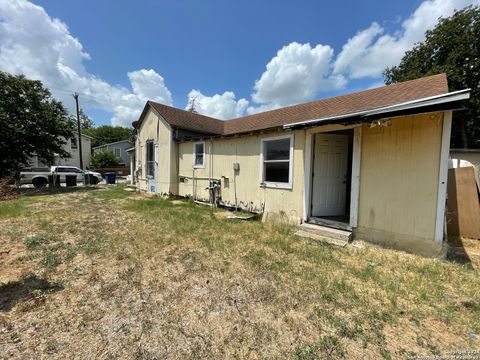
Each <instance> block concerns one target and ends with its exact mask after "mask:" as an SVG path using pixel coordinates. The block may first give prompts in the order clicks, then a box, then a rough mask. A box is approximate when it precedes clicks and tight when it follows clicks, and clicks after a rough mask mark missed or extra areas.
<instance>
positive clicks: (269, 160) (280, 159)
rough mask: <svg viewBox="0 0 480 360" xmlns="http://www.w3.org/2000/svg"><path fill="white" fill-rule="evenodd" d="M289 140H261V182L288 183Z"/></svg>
mask: <svg viewBox="0 0 480 360" xmlns="http://www.w3.org/2000/svg"><path fill="white" fill-rule="evenodd" d="M291 140H292V139H291V138H290V137H288V138H282V139H272V140H263V181H264V182H272V183H285V184H288V183H289V182H290V165H291V164H290V162H291V159H290V146H291V144H290V142H291Z"/></svg>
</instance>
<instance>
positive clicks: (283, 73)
mask: <svg viewBox="0 0 480 360" xmlns="http://www.w3.org/2000/svg"><path fill="white" fill-rule="evenodd" d="M470 3H478V0H424V1H419V0H417V1H373V0H369V1H361V2H360V1H328V2H327V1H296V2H293V1H283V0H281V1H258V0H257V1H245V0H244V1H225V0H224V1H220V0H215V1H213V0H211V1H208V0H206V1H199V0H196V1H195V0H188V1H187V0H185V1H153V0H147V1H98V0H97V1H91V0H83V1H78V2H72V1H47V0H41V1H40V0H37V1H34V2H33V3H31V2H28V1H26V0H0V42H1V43H3V44H7V46H6V47H5V48H7V49H8V48H9V47H10V51H5V48H4V49H3V50H0V70H4V71H9V72H14V73H24V74H26V75H27V76H28V77H32V78H39V79H41V80H43V81H44V82H45V84H46V85H47V86H50V87H52V91H53V93H54V95H55V96H56V97H58V98H60V99H61V100H63V101H64V102H65V103H66V104H67V103H70V102H71V99H70V97H69V96H68V94H69V92H70V91H79V92H80V94H81V95H80V99H81V102H82V106H83V107H84V109H85V110H86V112H87V114H89V115H90V116H91V117H92V118H93V119H94V121H95V123H96V124H97V125H100V124H110V123H111V122H112V123H114V124H121V125H128V124H129V123H130V122H131V121H133V120H135V119H136V117H138V114H139V112H140V111H141V110H142V106H143V104H144V102H145V101H146V99H148V98H153V99H154V100H156V101H160V102H164V103H167V104H170V105H173V106H176V107H180V108H185V106H186V105H187V102H188V99H189V94H190V97H195V98H196V104H197V106H198V110H199V111H200V112H202V113H205V114H207V115H210V116H215V117H219V118H225V119H228V118H232V117H236V116H241V115H245V114H249V113H255V112H258V111H262V110H268V109H273V108H277V107H280V106H285V105H290V104H293V103H298V102H304V101H308V100H312V99H317V98H322V97H327V96H332V95H336V94H341V93H346V92H352V91H357V90H360V89H365V88H368V87H371V86H375V85H379V84H380V83H381V81H382V76H381V70H382V69H383V68H385V66H389V65H394V64H396V63H398V61H399V60H400V58H401V55H402V54H403V52H404V51H405V50H406V49H408V48H410V47H411V46H412V45H413V43H414V42H415V41H421V40H423V33H424V31H425V30H426V29H428V28H431V27H432V26H434V24H435V23H436V21H434V20H432V17H434V19H436V18H437V17H438V16H442V15H443V16H449V15H451V13H452V12H453V9H455V8H456V9H458V8H462V7H464V6H465V5H468V4H470ZM2 14H3V15H2ZM57 19H58V20H57ZM58 21H59V22H61V24H63V26H62V25H59V23H58ZM2 24H3V28H2ZM19 27H24V30H25V33H29V34H30V33H31V34H30V35H28V36H27V35H22V36H20V35H18V31H14V30H15V29H17V30H18V28H19ZM19 49H20V50H19ZM49 49H50V50H51V51H49ZM282 49H283V50H282ZM2 51H3V53H2ZM25 54H28V55H25ZM87 54H88V55H87ZM31 58H32V59H31ZM35 59H36V60H35ZM38 59H40V60H38ZM34 60H35V61H34ZM267 64H268V65H267ZM128 73H130V76H129V75H127V74H128ZM256 82H257V83H256ZM256 84H257V85H256ZM192 91H193V92H192ZM225 92H227V93H225ZM252 94H253V96H252ZM67 105H68V106H70V105H69V104H67Z"/></svg>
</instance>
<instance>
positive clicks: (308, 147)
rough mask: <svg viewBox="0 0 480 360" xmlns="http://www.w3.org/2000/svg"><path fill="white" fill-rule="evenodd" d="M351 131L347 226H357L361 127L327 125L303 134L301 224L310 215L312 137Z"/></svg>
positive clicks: (308, 130)
mask: <svg viewBox="0 0 480 360" xmlns="http://www.w3.org/2000/svg"><path fill="white" fill-rule="evenodd" d="M349 129H353V149H352V151H353V154H352V178H351V189H350V190H351V191H350V219H349V225H350V226H351V227H352V228H354V227H357V226H358V205H359V195H360V161H361V152H362V125H361V124H359V125H351V126H338V125H337V126H335V125H331V126H329V125H327V126H324V127H323V128H312V129H307V130H306V133H305V137H306V138H305V155H304V169H305V175H304V181H305V184H304V189H305V190H304V192H303V222H307V221H308V219H309V218H310V215H311V208H312V207H311V205H312V169H313V150H314V149H313V136H314V135H315V134H316V133H328V132H334V131H339V130H349Z"/></svg>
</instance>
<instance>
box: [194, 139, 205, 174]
mask: <svg viewBox="0 0 480 360" xmlns="http://www.w3.org/2000/svg"><path fill="white" fill-rule="evenodd" d="M198 144H202V145H203V163H202V165H196V164H195V158H196V154H197V153H196V147H197V145H198ZM192 154H193V156H192V166H193V168H194V169H205V141H197V142H194V143H193V151H192Z"/></svg>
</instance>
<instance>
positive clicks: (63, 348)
mask: <svg viewBox="0 0 480 360" xmlns="http://www.w3.org/2000/svg"><path fill="white" fill-rule="evenodd" d="M13 201H20V200H13ZM180 203H181V204H185V202H183V201H180ZM0 206H1V205H0ZM0 214H2V212H0ZM233 214H235V213H234V212H229V211H225V210H222V209H212V208H210V207H201V206H177V204H175V203H174V202H173V201H170V200H168V199H161V198H156V197H153V198H152V197H148V196H144V195H142V194H137V193H131V192H126V191H124V190H122V189H121V188H112V189H108V190H102V191H95V192H76V193H69V194H56V195H48V196H38V197H35V201H34V202H32V203H31V204H26V205H25V207H24V209H23V210H22V213H20V214H19V213H17V212H15V213H10V212H9V213H8V216H9V217H5V218H0V249H2V250H1V251H2V252H3V253H0V276H1V279H2V280H1V282H2V284H0V306H1V307H2V309H3V310H0V348H1V349H2V356H5V357H13V358H33V357H45V358H68V357H71V354H76V356H78V357H79V358H149V359H152V358H192V359H193V358H297V359H314V358H320V359H322V358H328V357H330V358H334V359H335V358H348V359H365V358H368V359H374V358H407V357H408V356H409V355H412V354H413V353H414V354H422V355H425V354H436V353H438V352H439V351H444V350H446V349H450V350H452V349H466V348H469V347H478V343H476V342H474V341H473V340H471V338H470V337H469V335H468V334H469V332H470V331H471V332H473V333H474V334H478V333H479V332H480V322H479V316H478V311H479V307H480V295H479V293H478V288H480V281H479V276H478V272H477V271H476V270H474V269H472V268H468V267H465V266H463V265H461V264H458V263H455V262H448V261H440V260H432V259H425V258H421V257H417V256H415V255H411V254H405V253H402V252H396V251H391V250H386V249H381V248H377V247H371V246H365V244H362V245H364V247H363V248H362V249H358V248H353V247H350V246H349V247H345V248H342V249H337V248H332V247H326V246H319V245H315V244H309V243H306V242H304V241H302V240H300V239H298V238H296V237H295V236H293V233H294V231H295V229H294V228H292V227H289V226H274V225H270V224H262V223H260V222H257V221H248V222H247V221H226V220H224V219H225V218H226V217H228V216H231V215H233ZM13 216H15V217H13Z"/></svg>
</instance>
